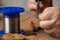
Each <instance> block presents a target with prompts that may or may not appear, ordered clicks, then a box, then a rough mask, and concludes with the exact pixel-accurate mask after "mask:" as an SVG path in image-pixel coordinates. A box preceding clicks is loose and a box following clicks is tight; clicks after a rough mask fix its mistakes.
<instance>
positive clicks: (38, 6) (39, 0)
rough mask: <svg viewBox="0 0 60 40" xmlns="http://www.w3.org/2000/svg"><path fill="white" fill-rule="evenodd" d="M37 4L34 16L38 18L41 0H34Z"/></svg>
mask: <svg viewBox="0 0 60 40" xmlns="http://www.w3.org/2000/svg"><path fill="white" fill-rule="evenodd" d="M35 1H36V2H37V8H36V16H37V18H38V15H39V12H40V2H41V3H43V0H35Z"/></svg>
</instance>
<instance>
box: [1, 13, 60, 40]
mask: <svg viewBox="0 0 60 40" xmlns="http://www.w3.org/2000/svg"><path fill="white" fill-rule="evenodd" d="M27 17H30V15H28V14H21V15H20V27H21V29H23V30H25V31H31V30H32V28H31V27H29V25H28V22H29V21H33V22H34V23H35V24H36V26H39V24H38V23H39V20H38V19H37V18H35V17H32V16H31V17H30V18H28V19H27V20H25V21H23V22H22V20H24V19H25V18H27ZM2 25H3V24H2V18H1V17H0V30H2V28H3V26H2ZM36 34H37V36H34V35H31V36H27V38H28V39H29V40H60V39H59V38H54V37H51V36H49V35H48V34H47V33H45V32H44V31H39V32H37V33H36Z"/></svg>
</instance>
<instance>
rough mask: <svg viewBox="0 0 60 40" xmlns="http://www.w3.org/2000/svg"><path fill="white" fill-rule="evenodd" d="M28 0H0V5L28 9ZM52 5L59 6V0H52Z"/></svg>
mask: <svg viewBox="0 0 60 40" xmlns="http://www.w3.org/2000/svg"><path fill="white" fill-rule="evenodd" d="M27 4H28V0H0V6H20V7H24V8H25V11H28V9H27V8H28V5H27ZM53 6H60V0H53Z"/></svg>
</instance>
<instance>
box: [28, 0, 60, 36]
mask: <svg viewBox="0 0 60 40" xmlns="http://www.w3.org/2000/svg"><path fill="white" fill-rule="evenodd" d="M43 1H44V2H43V3H41V4H40V8H41V10H40V11H41V12H40V14H39V19H40V27H41V28H43V29H44V31H45V32H46V33H49V34H51V35H53V36H55V37H60V7H51V2H52V0H43ZM36 5H37V3H36V2H35V0H29V5H28V6H29V10H30V11H31V12H32V13H33V14H35V13H36ZM42 10H43V11H42Z"/></svg>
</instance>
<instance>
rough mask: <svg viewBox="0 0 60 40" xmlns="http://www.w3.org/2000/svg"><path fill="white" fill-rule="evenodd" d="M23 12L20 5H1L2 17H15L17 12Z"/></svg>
mask: <svg viewBox="0 0 60 40" xmlns="http://www.w3.org/2000/svg"><path fill="white" fill-rule="evenodd" d="M21 12H24V8H22V7H1V8H0V13H3V15H4V17H16V16H18V15H19V13H21Z"/></svg>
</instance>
